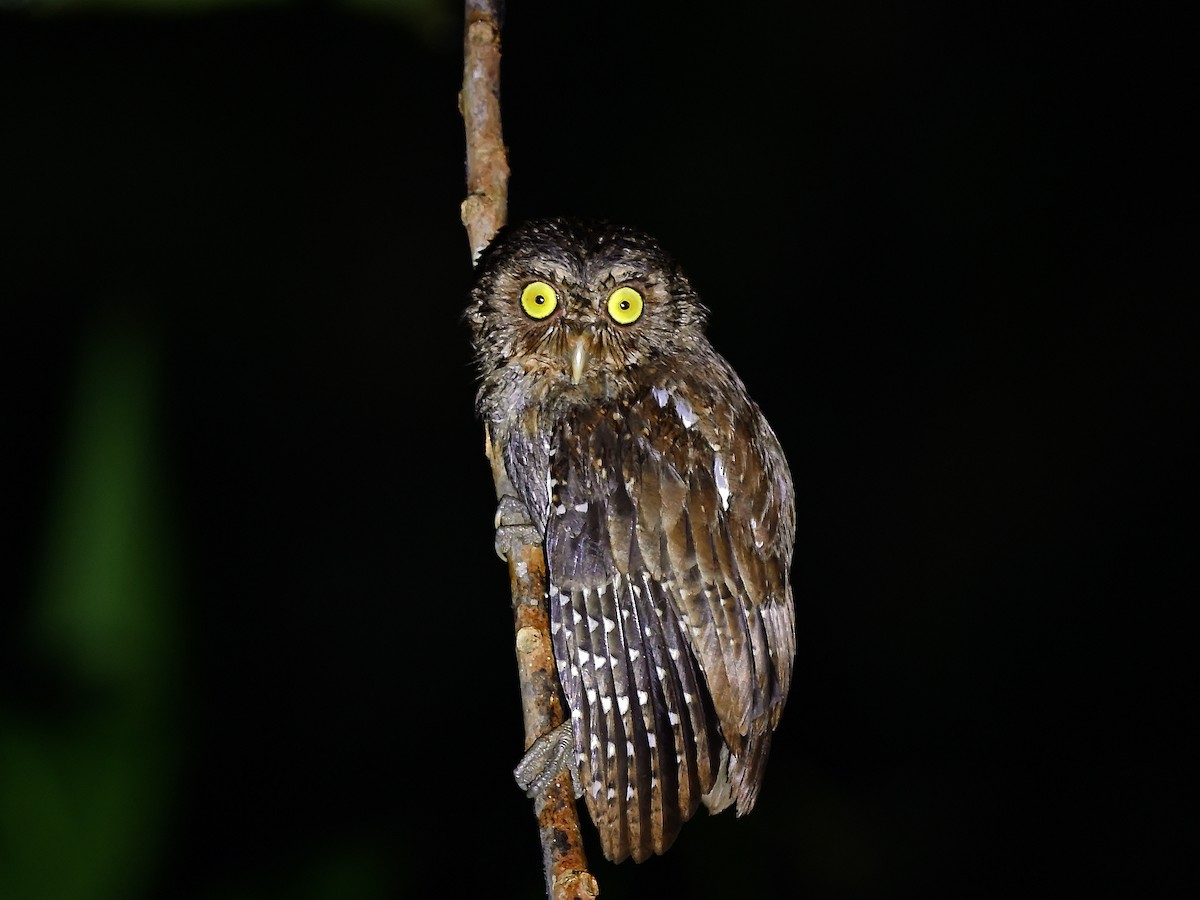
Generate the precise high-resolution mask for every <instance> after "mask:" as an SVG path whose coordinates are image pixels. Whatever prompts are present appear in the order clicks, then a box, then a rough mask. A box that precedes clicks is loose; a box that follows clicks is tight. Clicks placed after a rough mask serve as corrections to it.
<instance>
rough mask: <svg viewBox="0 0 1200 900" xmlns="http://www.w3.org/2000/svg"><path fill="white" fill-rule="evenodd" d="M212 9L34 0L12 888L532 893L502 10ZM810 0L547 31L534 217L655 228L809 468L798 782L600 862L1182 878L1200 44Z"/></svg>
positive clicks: (528, 173) (22, 275) (731, 883)
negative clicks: (488, 311)
mask: <svg viewBox="0 0 1200 900" xmlns="http://www.w3.org/2000/svg"><path fill="white" fill-rule="evenodd" d="M190 5H191V4H179V6H178V7H177V8H174V9H168V10H166V12H167V13H169V14H164V5H163V4H153V3H146V4H144V6H143V7H134V9H144V12H141V13H135V12H133V11H131V8H130V7H125V6H121V5H120V4H82V5H80V4H71V3H65V4H59V5H58V6H57V7H54V6H50V7H43V6H39V5H38V4H36V3H34V4H27V5H25V4H19V3H13V2H9V3H8V4H6V5H0V165H2V172H0V176H2V179H0V298H2V299H3V310H4V315H3V318H4V327H3V334H4V338H5V339H4V342H3V343H4V347H5V351H4V357H5V363H6V370H7V371H6V373H5V378H4V394H3V396H4V399H5V409H4V421H5V429H4V434H5V439H4V445H5V449H6V450H7V451H8V453H9V454H11V455H10V457H9V460H10V461H9V464H8V466H7V478H6V479H5V489H4V494H3V496H4V506H5V508H6V513H7V514H6V516H5V520H6V524H7V528H6V531H7V538H8V544H9V552H8V553H7V554H6V556H8V558H9V559H10V562H11V564H12V572H11V575H10V577H9V578H8V579H7V587H6V594H8V595H9V597H6V599H5V602H4V604H3V606H2V607H0V897H3V898H4V900H17V898H20V900H24V898H26V897H29V898H33V897H38V898H52V900H59V898H62V900H67V898H80V900H83V898H110V897H111V898H134V897H152V898H159V897H164V898H167V897H169V898H186V900H193V898H195V900H208V898H214V900H215V898H229V897H234V898H293V897H300V898H314V900H316V898H327V897H328V898H335V897H336V898H339V900H350V898H363V900H374V898H398V897H416V896H422V897H428V896H455V895H458V894H460V893H466V892H468V891H469V892H472V893H475V894H477V895H483V896H496V897H516V896H521V897H536V896H539V895H541V894H542V873H541V868H540V856H539V849H538V846H537V837H536V828H535V823H534V819H533V817H532V815H531V811H530V810H531V807H530V803H529V801H527V800H526V799H525V798H524V797H523V796H522V795H521V793H520V792H519V791H518V790H517V788H516V787H515V786H514V784H513V782H512V778H511V769H512V766H513V764H514V763H515V762H516V760H517V758H518V756H519V755H520V752H521V742H522V727H521V718H520V709H519V702H518V694H517V681H516V669H515V665H514V662H513V656H512V649H511V648H512V633H511V616H510V613H509V608H508V596H507V578H506V574H505V569H504V566H503V565H502V564H501V563H500V562H499V561H498V560H497V559H496V558H495V557H494V555H493V552H492V532H491V522H492V514H493V493H492V484H491V480H490V474H489V471H488V467H487V464H486V461H485V459H484V456H483V437H482V430H481V427H480V425H479V423H478V422H477V421H476V419H475V417H474V415H473V412H472V403H473V397H474V387H475V383H474V373H473V371H472V369H471V358H470V353H469V348H468V338H467V333H466V330H465V328H464V326H463V325H462V322H461V318H460V316H461V311H462V308H463V306H464V303H465V295H466V292H467V290H468V287H469V283H470V277H471V271H470V268H471V267H470V257H469V252H468V247H467V242H466V236H465V232H464V231H463V229H462V226H461V224H460V221H459V213H458V207H459V203H460V201H461V200H462V198H463V196H464V192H465V186H464V137H463V132H462V121H461V119H460V118H459V114H458V111H457V106H456V93H457V91H458V88H459V85H460V83H461V12H460V10H459V8H458V6H457V5H456V4H453V3H448V4H447V3H440V4H420V3H410V4H399V3H398V4H396V8H393V9H390V10H389V9H388V8H387V4H384V3H379V4H374V5H373V4H364V3H360V4H358V5H335V4H328V5H323V4H311V3H308V4H304V3H291V4H289V3H280V4H277V5H262V6H255V5H249V6H243V5H241V4H237V3H229V4H227V5H224V6H222V5H220V4H218V5H217V8H214V9H203V8H201V9H199V10H190V9H189V10H186V11H185V10H184V6H190ZM195 5H197V6H199V7H203V4H195ZM79 6H82V7H83V8H82V10H81V9H79V8H77V7H79ZM109 6H111V7H112V9H110V8H109ZM166 6H169V4H167V5H166ZM774 6H775V5H771V7H772V8H766V9H762V10H760V9H757V8H752V7H750V6H749V5H740V6H739V5H732V4H719V5H718V4H714V5H711V6H705V5H699V6H696V5H692V4H686V5H684V4H679V5H676V4H645V3H639V2H605V3H599V2H575V3H549V2H538V3H524V2H514V3H511V4H510V7H511V8H510V9H509V11H508V18H507V22H506V31H505V45H504V48H505V56H504V66H505V68H504V80H503V99H504V109H503V112H504V127H505V136H506V139H507V141H508V143H509V147H510V163H511V165H512V169H513V176H512V181H511V184H510V187H511V203H510V217H511V218H514V219H517V218H523V217H525V216H527V215H533V214H542V213H589V214H599V215H605V216H609V217H612V218H617V219H623V220H626V221H629V222H631V223H633V224H636V225H640V226H642V227H645V228H646V229H648V230H650V231H652V232H654V233H656V234H657V235H658V236H659V237H660V238H661V239H662V240H663V241H664V243H665V244H666V245H667V246H668V247H669V248H671V249H672V250H673V251H674V252H675V253H676V255H677V256H678V257H679V258H680V259H681V260H682V261H683V263H684V265H685V267H686V268H687V269H688V271H689V273H690V274H691V276H692V279H693V281H694V282H695V284H696V285H697V286H698V288H699V289H700V291H701V293H702V295H703V296H704V297H705V299H706V301H707V303H708V305H709V306H710V307H711V308H712V316H711V327H710V336H711V337H712V340H713V342H714V343H715V344H716V345H717V347H718V348H719V349H720V350H721V351H722V352H724V353H725V354H726V355H727V356H728V357H729V358H730V359H731V361H732V362H733V363H734V365H735V366H736V367H737V368H738V370H739V371H740V372H741V374H742V376H743V378H744V380H745V381H746V383H747V384H748V386H749V388H750V390H751V392H752V394H753V395H754V396H755V397H756V398H757V399H758V401H759V403H760V405H761V406H762V407H763V408H764V410H765V411H766V413H767V415H768V417H769V418H770V420H771V421H772V423H773V424H774V426H775V429H776V431H777V432H778V434H779V437H780V439H781V441H782V443H783V445H784V447H785V449H786V450H787V452H788V454H789V457H790V459H791V461H792V465H793V469H794V473H795V476H796V481H797V485H798V494H799V537H798V542H797V543H798V546H797V558H796V565H795V572H794V580H795V586H796V599H797V618H798V632H799V633H798V641H799V653H798V661H797V676H796V683H795V687H794V689H793V693H792V696H791V698H790V701H789V704H788V708H787V712H786V715H785V716H784V719H783V723H782V726H781V728H780V730H779V733H778V735H777V737H776V740H775V744H774V748H773V756H772V760H771V764H770V766H769V767H768V771H767V777H766V783H765V786H764V789H763V793H762V796H761V799H760V802H759V805H758V807H757V808H756V809H755V810H754V812H753V813H752V814H751V815H750V816H748V817H746V818H743V819H736V818H735V817H734V816H733V815H732V814H724V815H721V816H718V817H713V818H709V817H707V816H701V817H700V818H698V819H697V820H695V821H693V822H692V823H690V824H689V825H688V826H687V827H686V828H685V829H684V831H683V833H682V836H681V837H680V839H679V840H678V842H677V844H676V845H675V847H673V848H672V849H671V851H670V852H669V853H668V854H667V855H666V856H664V857H662V858H660V859H654V860H651V861H649V862H647V863H644V864H642V865H634V864H633V863H626V864H623V865H621V866H617V867H614V866H611V865H609V864H607V863H606V862H605V861H604V860H603V859H602V858H601V856H600V853H599V849H598V846H597V845H596V843H595V842H594V840H593V835H592V833H591V831H590V824H589V825H586V826H585V827H586V828H587V829H589V830H588V832H587V840H588V841H589V844H588V847H589V855H590V860H591V863H592V867H593V871H594V872H595V874H596V875H597V877H598V878H599V881H600V885H601V890H602V894H601V896H603V897H608V898H618V897H634V896H655V897H675V896H689V897H724V896H729V895H731V894H733V895H736V896H750V897H758V896H803V897H812V898H827V897H828V898H841V897H847V898H851V897H853V898H859V897H861V898H874V897H910V896H911V897H917V896H920V897H939V896H947V897H948V896H954V897H963V896H966V897H979V896H989V897H992V896H994V897H1016V896H1022V897H1024V896H1045V897H1058V896H1061V895H1062V894H1063V893H1064V892H1066V891H1068V890H1070V891H1073V892H1074V891H1081V892H1087V893H1090V894H1093V895H1095V894H1103V893H1110V892H1111V893H1113V894H1116V895H1120V896H1174V895H1175V894H1174V891H1173V889H1172V888H1173V887H1175V888H1177V887H1178V883H1177V882H1176V881H1175V879H1176V878H1177V877H1178V876H1180V875H1181V874H1182V873H1183V872H1184V869H1185V868H1191V869H1194V865H1193V864H1194V861H1195V854H1196V850H1197V846H1198V845H1197V830H1196V827H1195V812H1194V808H1193V807H1192V806H1190V805H1189V796H1190V795H1189V793H1188V790H1187V784H1188V782H1189V780H1190V774H1191V772H1192V771H1193V770H1194V760H1193V759H1192V758H1190V757H1188V756H1186V755H1185V753H1184V751H1183V749H1182V746H1181V743H1182V739H1183V738H1184V737H1185V736H1187V733H1188V732H1189V730H1190V721H1192V720H1194V714H1195V698H1194V694H1193V695H1186V694H1179V693H1178V688H1179V685H1180V684H1182V683H1183V681H1184V679H1185V676H1187V675H1188V674H1190V672H1191V670H1192V668H1193V666H1192V664H1191V662H1192V657H1191V654H1190V653H1188V652H1186V649H1187V648H1186V636H1187V635H1186V632H1185V631H1184V630H1183V628H1182V625H1180V624H1178V623H1176V622H1175V620H1174V613H1173V611H1172V610H1173V608H1175V607H1178V606H1179V605H1180V604H1182V603H1183V602H1184V598H1185V597H1186V596H1187V592H1188V589H1187V588H1186V586H1185V580H1184V577H1185V575H1187V574H1190V573H1189V570H1190V568H1191V560H1190V558H1189V557H1188V556H1187V555H1185V554H1192V553H1194V552H1195V545H1194V542H1193V541H1192V540H1191V539H1190V536H1188V535H1187V532H1186V531H1185V530H1184V529H1182V528H1181V527H1180V518H1182V519H1184V520H1185V521H1186V520H1194V517H1195V513H1194V508H1186V507H1185V505H1184V499H1183V493H1184V490H1185V489H1186V488H1188V487H1190V486H1192V485H1191V482H1192V481H1193V479H1194V476H1193V474H1192V471H1193V470H1194V465H1195V458H1194V456H1193V454H1192V449H1191V447H1190V446H1189V445H1188V444H1186V443H1184V441H1183V439H1182V433H1181V432H1182V428H1183V427H1184V426H1186V425H1187V424H1188V420H1189V419H1190V418H1194V415H1195V394H1194V392H1193V388H1194V379H1193V376H1192V374H1191V368H1192V365H1193V357H1194V354H1195V343H1194V337H1193V334H1192V331H1191V330H1192V329H1193V328H1194V327H1195V324H1196V312H1195V305H1194V295H1193V296H1192V297H1191V298H1190V299H1191V302H1189V303H1187V304H1185V303H1184V302H1183V301H1184V300H1185V299H1186V298H1188V294H1187V293H1186V292H1185V291H1186V287H1190V284H1188V285H1186V287H1185V285H1184V284H1183V283H1180V282H1175V281H1173V279H1172V278H1171V277H1170V275H1169V272H1170V267H1171V265H1172V260H1174V259H1175V258H1176V257H1177V256H1178V255H1180V254H1182V253H1183V252H1184V250H1185V248H1186V249H1187V251H1190V255H1191V256H1192V257H1193V258H1194V254H1195V249H1194V248H1195V238H1196V233H1195V218H1194V212H1193V211H1191V210H1189V215H1188V217H1187V218H1184V217H1182V216H1181V215H1179V213H1178V212H1177V211H1176V206H1175V203H1176V201H1177V200H1180V199H1182V197H1183V195H1184V192H1185V190H1186V189H1187V188H1188V187H1189V186H1190V181H1183V180H1180V179H1179V177H1178V176H1177V175H1176V174H1175V173H1174V168H1175V166H1176V164H1178V163H1181V162H1185V161H1186V160H1187V159H1188V155H1187V152H1186V150H1185V148H1183V147H1182V146H1181V145H1180V144H1179V142H1178V140H1177V138H1176V137H1175V135H1174V131H1173V129H1172V128H1171V126H1170V124H1169V123H1170V121H1171V119H1170V118H1169V117H1168V118H1164V117H1160V116H1159V115H1158V109H1159V107H1160V105H1161V104H1162V101H1163V99H1164V97H1165V96H1166V95H1167V94H1169V93H1170V92H1171V91H1172V90H1173V88H1174V87H1175V86H1176V85H1177V84H1178V83H1179V81H1180V80H1181V79H1182V77H1183V72H1184V54H1183V52H1182V51H1183V48H1184V46H1185V41H1184V39H1183V36H1182V33H1181V31H1180V30H1178V29H1177V27H1176V24H1175V23H1172V22H1170V21H1168V20H1163V21H1158V20H1152V19H1151V18H1150V16H1149V14H1148V13H1146V12H1145V9H1144V8H1142V11H1141V12H1139V13H1137V14H1134V13H1132V12H1130V11H1126V10H1122V9H1121V8H1120V7H1117V6H1103V5H1101V6H1094V7H1093V8H1090V9H1089V10H1088V11H1087V12H1086V14H1084V15H1080V14H1078V13H1076V12H1074V11H1072V10H1071V9H1069V8H1068V7H1066V6H1061V7H1060V6H1056V5H1054V4H1049V5H1047V4H1039V5H1037V7H1036V8H1035V9H1024V8H1022V7H1019V6H1013V5H1010V4H994V5H988V6H982V7H981V6H977V5H970V4H954V5H946V6H945V7H939V6H929V5H924V4H918V5H910V4H895V3H884V2H852V3H822V4H795V5H780V6H781V7H782V6H786V8H787V11H786V12H783V11H781V9H776V8H773V7H774ZM960 7H969V9H970V11H966V10H964V9H962V8H960ZM398 13H402V14H398ZM1175 115H1176V116H1177V117H1178V116H1180V115H1183V113H1182V111H1181V110H1176V113H1175ZM1193 161H1194V160H1193ZM1191 280H1192V279H1191V278H1190V277H1189V278H1188V279H1187V281H1188V282H1190V281H1191ZM10 598H11V600H10ZM1189 874H1190V873H1189ZM1192 880H1193V890H1194V878H1193V879H1192Z"/></svg>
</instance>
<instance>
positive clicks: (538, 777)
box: [513, 720, 583, 800]
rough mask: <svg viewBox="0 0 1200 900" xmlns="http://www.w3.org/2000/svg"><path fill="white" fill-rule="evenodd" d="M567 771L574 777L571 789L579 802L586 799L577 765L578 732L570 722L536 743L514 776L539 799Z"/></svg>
mask: <svg viewBox="0 0 1200 900" xmlns="http://www.w3.org/2000/svg"><path fill="white" fill-rule="evenodd" d="M563 769H566V770H567V771H568V772H569V773H570V775H571V790H572V791H573V792H574V794H575V799H576V800H578V799H579V798H580V797H582V796H583V790H582V788H580V786H579V771H578V768H577V767H576V765H575V730H574V729H573V728H572V727H571V722H570V721H569V720H568V721H566V722H563V723H562V724H561V725H559V726H557V727H555V728H551V729H550V730H549V731H547V732H546V733H545V734H543V735H542V736H541V737H540V738H538V739H537V740H536V741H534V742H533V744H532V745H531V746H530V748H529V749H528V750H526V751H525V755H524V756H522V757H521V761H520V762H519V763H517V767H516V768H515V769H513V777H515V778H516V779H517V785H518V786H519V787H520V788H521V790H523V791H524V792H525V796H527V797H536V796H537V795H538V794H540V793H541V792H542V791H544V790H546V788H548V787H550V785H551V784H552V783H553V782H554V780H555V779H556V778H557V777H558V775H559V773H560V772H562V770H563Z"/></svg>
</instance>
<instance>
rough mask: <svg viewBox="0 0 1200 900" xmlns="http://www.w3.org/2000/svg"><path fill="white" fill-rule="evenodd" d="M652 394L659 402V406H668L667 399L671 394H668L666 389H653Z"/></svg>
mask: <svg viewBox="0 0 1200 900" xmlns="http://www.w3.org/2000/svg"><path fill="white" fill-rule="evenodd" d="M650 393H652V394H653V395H654V399H655V400H657V401H658V405H659V406H666V405H667V397H669V396H670V394H668V393H667V390H666V388H659V387H656V388H653V389H651V391H650Z"/></svg>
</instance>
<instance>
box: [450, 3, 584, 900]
mask: <svg viewBox="0 0 1200 900" xmlns="http://www.w3.org/2000/svg"><path fill="white" fill-rule="evenodd" d="M499 2H501V0H466V27H465V35H464V41H463V87H462V92H461V94H460V95H459V109H460V111H461V113H462V117H463V123H464V125H465V128H466V140H467V198H466V199H465V200H464V201H463V203H462V207H461V215H462V222H463V225H464V227H465V228H466V230H467V240H468V241H469V243H470V247H471V261H472V264H474V262H476V261H477V260H478V259H479V254H480V252H481V251H482V250H483V248H484V247H486V246H487V244H488V242H489V241H491V239H492V238H493V237H494V236H495V234H496V232H497V231H498V230H499V229H500V227H501V226H502V225H503V224H504V222H505V220H506V218H507V215H508V175H509V169H508V157H507V151H506V149H505V146H504V138H503V133H502V131H501V127H500V20H499V15H498V12H497V5H498V3H499ZM485 440H486V443H485V450H486V453H487V457H488V460H489V461H490V462H491V466H492V477H493V480H494V481H495V485H496V497H497V499H499V498H500V497H503V496H505V495H509V496H515V491H514V490H513V489H512V485H511V484H510V483H509V480H508V474H507V473H506V472H505V470H504V462H503V460H502V459H501V458H500V454H499V453H494V452H493V447H492V442H491V435H490V434H485ZM508 572H509V581H510V584H511V587H512V601H513V617H514V625H515V628H516V655H517V672H518V676H519V678H520V684H521V709H522V713H523V715H524V719H525V746H526V748H528V747H529V746H530V745H532V744H533V742H534V741H535V740H537V738H539V737H541V736H542V735H543V734H545V733H546V732H547V731H549V730H550V729H552V728H554V727H555V726H556V725H558V724H560V723H561V722H562V721H563V709H562V704H561V703H560V701H559V695H558V671H557V668H556V667H555V663H554V654H553V652H552V645H551V642H550V618H549V615H548V613H547V611H546V605H545V597H546V558H545V556H544V554H543V552H542V547H541V545H540V544H527V545H525V546H522V547H520V548H519V549H518V550H517V551H516V552H514V553H512V554H511V555H510V557H509V561H508ZM534 813H535V814H536V816H537V820H538V831H539V834H540V837H541V843H542V865H543V868H544V871H545V876H546V893H547V896H548V897H549V898H550V900H592V898H594V897H596V896H597V895H598V894H599V893H600V888H599V885H598V884H597V883H596V879H595V877H594V876H593V875H592V874H591V873H590V872H589V871H588V869H587V859H586V857H585V856H584V852H583V838H582V835H581V834H580V829H579V815H578V809H577V807H576V804H575V795H574V790H573V788H572V785H571V779H570V778H569V777H568V778H565V779H557V780H556V781H554V783H552V784H551V785H550V787H548V788H547V789H546V790H545V791H544V792H543V793H542V794H541V795H539V796H538V797H536V798H535V799H534Z"/></svg>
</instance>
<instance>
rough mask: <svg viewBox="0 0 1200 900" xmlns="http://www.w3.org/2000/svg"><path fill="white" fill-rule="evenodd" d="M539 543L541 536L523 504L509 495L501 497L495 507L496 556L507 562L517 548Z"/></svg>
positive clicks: (539, 544)
mask: <svg viewBox="0 0 1200 900" xmlns="http://www.w3.org/2000/svg"><path fill="white" fill-rule="evenodd" d="M541 543H542V535H541V533H540V532H538V530H537V529H536V528H535V527H534V526H533V520H532V519H531V518H529V510H527V509H526V508H525V504H524V503H522V502H521V501H520V500H518V499H517V498H516V497H514V496H512V495H511V494H505V495H504V496H503V497H501V498H500V504H499V505H498V506H497V507H496V555H497V556H499V557H500V558H501V559H503V560H505V561H506V562H507V561H508V559H509V557H510V556H512V555H513V551H515V550H516V549H517V548H518V547H523V546H525V545H526V544H537V545H538V546H541Z"/></svg>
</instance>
